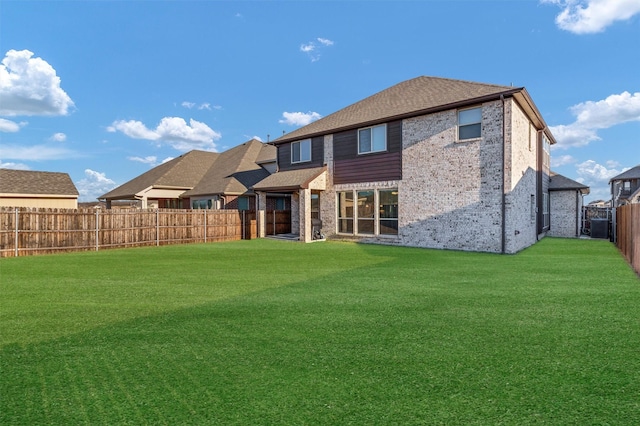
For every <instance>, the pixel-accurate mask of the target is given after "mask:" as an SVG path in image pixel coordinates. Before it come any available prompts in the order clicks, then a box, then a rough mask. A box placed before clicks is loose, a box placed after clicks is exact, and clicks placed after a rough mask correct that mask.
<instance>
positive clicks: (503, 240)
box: [500, 95, 507, 254]
mask: <svg viewBox="0 0 640 426" xmlns="http://www.w3.org/2000/svg"><path fill="white" fill-rule="evenodd" d="M500 101H501V102H502V206H501V213H502V238H501V241H500V245H501V249H500V252H501V253H502V254H505V251H506V235H505V234H506V232H507V224H506V202H507V201H506V194H505V191H506V185H505V183H504V181H505V175H506V174H505V170H504V169H505V166H504V162H505V160H506V158H505V157H506V152H505V151H506V147H505V146H506V143H507V142H506V135H507V129H506V128H507V122H506V115H507V114H506V110H507V106H506V102H505V100H504V95H500Z"/></svg>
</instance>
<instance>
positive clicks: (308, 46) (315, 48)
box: [300, 37, 333, 62]
mask: <svg viewBox="0 0 640 426" xmlns="http://www.w3.org/2000/svg"><path fill="white" fill-rule="evenodd" d="M328 46H333V41H331V40H329V39H328V38H322V37H318V38H316V39H315V40H313V41H310V42H309V43H303V44H301V45H300V51H301V52H303V53H306V54H307V56H309V58H310V59H311V62H316V61H319V60H320V56H321V53H320V51H321V50H323V49H324V48H325V47H328Z"/></svg>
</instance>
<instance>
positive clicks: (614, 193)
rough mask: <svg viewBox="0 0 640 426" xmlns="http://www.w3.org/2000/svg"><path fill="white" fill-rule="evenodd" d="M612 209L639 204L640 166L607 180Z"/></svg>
mask: <svg viewBox="0 0 640 426" xmlns="http://www.w3.org/2000/svg"><path fill="white" fill-rule="evenodd" d="M609 185H611V200H612V202H613V207H618V206H623V205H625V204H634V203H640V164H638V165H637V166H635V167H632V168H631V169H629V170H627V171H626V172H623V173H620V174H619V175H617V176H614V177H612V178H611V179H610V180H609Z"/></svg>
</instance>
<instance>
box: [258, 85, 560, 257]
mask: <svg viewBox="0 0 640 426" xmlns="http://www.w3.org/2000/svg"><path fill="white" fill-rule="evenodd" d="M271 143H272V144H273V145H275V146H276V147H277V164H278V171H277V172H276V173H274V174H271V175H270V176H268V177H266V178H265V179H264V180H262V181H260V182H258V183H256V184H255V185H254V186H253V189H254V191H255V192H256V193H257V194H258V198H259V203H258V204H259V209H258V210H259V212H258V218H259V220H258V224H259V230H258V233H259V235H260V236H264V235H265V229H264V220H263V218H264V214H265V212H264V206H265V205H266V200H267V199H268V197H270V196H271V195H272V194H289V195H290V197H291V211H292V217H293V219H292V230H293V232H295V233H298V234H299V239H300V240H301V241H304V242H310V241H312V240H313V237H314V233H313V232H312V226H313V219H320V220H321V223H322V233H323V234H324V235H325V236H326V237H327V238H348V239H353V240H357V241H363V242H375V243H382V244H395V245H402V246H414V247H429V248H440V249H452V250H468V251H481V252H492V253H515V252H517V251H519V250H522V249H524V248H525V247H528V246H530V245H532V244H534V243H535V242H536V241H537V240H538V239H539V238H541V237H543V236H544V235H545V234H546V233H547V232H548V230H549V226H550V210H549V207H550V203H549V173H550V171H549V148H550V145H551V144H553V143H555V140H554V138H553V136H552V134H551V133H550V131H549V129H548V127H547V125H546V124H545V122H544V120H543V118H542V116H541V114H540V112H539V111H538V109H537V108H536V106H535V104H534V102H533V100H532V99H531V97H530V96H529V93H528V92H527V91H526V89H525V88H524V87H519V88H514V87H510V86H498V85H493V84H484V83H475V82H468V81H461V80H451V79H446V78H437V77H417V78H414V79H411V80H407V81H404V82H401V83H399V84H396V85H394V86H392V87H390V88H388V89H386V90H383V91H381V92H379V93H376V94H374V95H372V96H370V97H368V98H366V99H364V100H361V101H359V102H356V103H354V104H352V105H349V106H347V107H345V108H343V109H341V110H339V111H337V112H335V113H333V114H330V115H327V116H325V117H324V118H321V119H320V120H317V121H315V122H313V123H311V124H308V125H306V126H304V127H301V128H299V129H297V130H295V131H293V132H290V133H288V134H285V135H283V136H281V137H280V138H278V139H276V140H274V141H272V142H271Z"/></svg>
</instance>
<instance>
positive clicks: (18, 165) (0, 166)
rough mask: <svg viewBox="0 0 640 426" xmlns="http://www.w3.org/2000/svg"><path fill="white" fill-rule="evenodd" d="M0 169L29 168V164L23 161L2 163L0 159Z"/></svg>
mask: <svg viewBox="0 0 640 426" xmlns="http://www.w3.org/2000/svg"><path fill="white" fill-rule="evenodd" d="M0 169H12V170H31V169H30V168H29V166H27V165H26V164H23V163H3V162H2V161H0Z"/></svg>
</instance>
